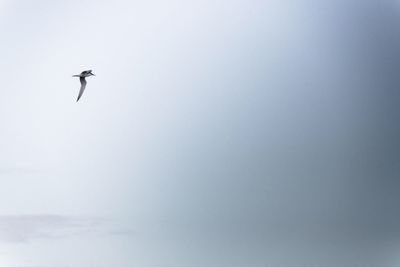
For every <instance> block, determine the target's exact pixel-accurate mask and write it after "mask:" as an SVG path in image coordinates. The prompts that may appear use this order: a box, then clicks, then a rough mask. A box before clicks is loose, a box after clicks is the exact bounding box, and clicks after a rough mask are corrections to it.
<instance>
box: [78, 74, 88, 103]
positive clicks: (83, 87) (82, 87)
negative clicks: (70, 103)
mask: <svg viewBox="0 0 400 267" xmlns="http://www.w3.org/2000/svg"><path fill="white" fill-rule="evenodd" d="M79 80H80V81H81V90H79V95H78V99H77V100H76V102H78V101H79V98H81V96H82V94H83V91H85V87H86V80H85V77H80V78H79Z"/></svg>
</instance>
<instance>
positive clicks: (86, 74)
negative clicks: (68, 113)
mask: <svg viewBox="0 0 400 267" xmlns="http://www.w3.org/2000/svg"><path fill="white" fill-rule="evenodd" d="M89 76H95V75H94V74H93V73H92V70H85V71H82V72H81V74H77V75H73V76H72V77H79V80H80V81H81V89H80V90H79V95H78V99H77V100H76V102H78V101H79V99H80V98H81V96H82V94H83V91H85V87H86V80H85V78H86V77H89Z"/></svg>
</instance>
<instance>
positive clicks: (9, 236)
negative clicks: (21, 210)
mask: <svg viewBox="0 0 400 267" xmlns="http://www.w3.org/2000/svg"><path fill="white" fill-rule="evenodd" d="M105 221H106V220H105V219H102V218H93V217H91V218H87V217H71V216H61V215H54V214H40V215H2V216H0V242H8V243H20V242H29V241H31V240H34V239H57V238H66V237H72V236H77V235H79V236H81V235H89V234H93V233H94V234H96V233H97V234H98V233H101V232H103V231H104V224H105Z"/></svg>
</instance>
